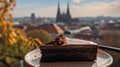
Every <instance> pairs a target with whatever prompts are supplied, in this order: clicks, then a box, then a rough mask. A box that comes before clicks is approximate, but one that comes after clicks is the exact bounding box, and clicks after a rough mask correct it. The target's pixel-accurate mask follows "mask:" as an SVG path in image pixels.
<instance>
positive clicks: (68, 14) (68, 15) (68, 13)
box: [67, 1, 71, 20]
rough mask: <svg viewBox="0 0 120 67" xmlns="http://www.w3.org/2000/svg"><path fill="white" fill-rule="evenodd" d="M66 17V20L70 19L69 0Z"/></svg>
mask: <svg viewBox="0 0 120 67" xmlns="http://www.w3.org/2000/svg"><path fill="white" fill-rule="evenodd" d="M67 18H68V20H70V19H71V15H70V7H69V1H68V3H67Z"/></svg>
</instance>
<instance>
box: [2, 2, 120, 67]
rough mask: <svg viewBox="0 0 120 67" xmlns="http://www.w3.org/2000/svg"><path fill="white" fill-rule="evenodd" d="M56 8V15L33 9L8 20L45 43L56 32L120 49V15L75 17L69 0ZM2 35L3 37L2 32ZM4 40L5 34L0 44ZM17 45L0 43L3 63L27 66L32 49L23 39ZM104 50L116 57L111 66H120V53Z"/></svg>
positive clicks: (9, 66)
mask: <svg viewBox="0 0 120 67" xmlns="http://www.w3.org/2000/svg"><path fill="white" fill-rule="evenodd" d="M75 1H76V0H75ZM78 1H79V0H78ZM56 7H57V9H56V13H55V14H56V15H55V17H42V16H38V15H37V13H36V12H34V11H33V13H32V12H31V14H29V15H30V16H24V17H15V18H14V19H13V20H11V19H10V20H9V21H12V22H13V28H15V29H17V30H18V31H19V30H22V31H23V32H21V31H20V32H21V33H22V34H24V35H25V37H26V39H27V38H29V37H33V38H39V39H40V40H41V41H42V42H43V43H46V42H49V41H51V40H53V39H54V38H55V37H56V36H57V35H59V34H64V35H65V36H67V37H70V38H77V39H83V40H89V41H93V42H96V43H97V44H98V45H104V46H111V47H117V48H118V49H119V48H120V16H118V17H115V16H111V15H110V16H106V15H105V16H104V15H99V14H98V16H96V17H95V16H86V17H81V16H78V17H74V16H73V14H72V13H71V12H72V11H74V10H71V5H70V3H69V2H68V3H66V7H65V10H62V7H61V3H60V2H58V3H57V5H56ZM118 13H119V12H118ZM2 27H5V26H2V24H1V26H0V28H1V29H0V30H2V29H3V28H2ZM10 27H12V26H10ZM7 28H9V27H7ZM0 32H1V31H0ZM14 32H15V31H14ZM15 33H16V32H15ZM17 33H18V32H17ZM3 34H4V33H3ZM7 34H9V33H7ZM44 34H45V35H44ZM11 36H12V35H11ZM21 36H22V35H21ZM0 37H2V35H1V33H0ZM18 37H19V36H18ZM23 39H25V38H23ZM4 40H6V39H5V38H4V37H3V39H2V38H0V44H4ZM13 41H15V40H13ZM15 42H16V41H15ZM7 44H9V43H7ZM15 44H17V45H16V46H13V47H12V48H11V47H9V46H4V45H1V46H0V50H1V51H0V55H1V56H0V66H2V67H17V66H18V65H19V66H18V67H23V66H25V67H28V66H27V64H26V63H25V62H23V59H24V56H25V54H26V53H27V52H29V51H30V50H28V49H29V48H27V47H24V46H23V45H21V44H26V42H23V41H22V39H21V40H20V41H18V43H15ZM8 48H10V49H8ZM104 51H106V52H108V53H109V54H110V55H112V57H113V63H112V64H111V66H110V67H120V53H119V52H115V51H109V50H104ZM6 52H7V53H6ZM12 53H13V54H12ZM11 58H12V60H11ZM16 59H17V60H16Z"/></svg>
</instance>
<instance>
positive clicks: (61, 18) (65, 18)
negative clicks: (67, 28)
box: [56, 2, 71, 22]
mask: <svg viewBox="0 0 120 67" xmlns="http://www.w3.org/2000/svg"><path fill="white" fill-rule="evenodd" d="M70 21H71V14H70V8H69V2H68V4H67V10H66V13H61V11H60V3H59V2H58V10H57V15H56V22H70Z"/></svg>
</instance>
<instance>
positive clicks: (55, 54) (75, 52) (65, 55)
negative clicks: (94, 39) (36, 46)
mask: <svg viewBox="0 0 120 67" xmlns="http://www.w3.org/2000/svg"><path fill="white" fill-rule="evenodd" d="M97 48H98V46H97V45H92V44H83V45H82V44H67V45H63V46H51V45H45V46H42V47H41V48H40V49H41V53H42V58H41V61H45V62H56V61H57V62H59V61H94V60H95V59H96V55H97Z"/></svg>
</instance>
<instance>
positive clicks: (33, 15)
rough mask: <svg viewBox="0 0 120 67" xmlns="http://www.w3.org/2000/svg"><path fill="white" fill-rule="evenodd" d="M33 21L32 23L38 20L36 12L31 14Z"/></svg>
mask: <svg viewBox="0 0 120 67" xmlns="http://www.w3.org/2000/svg"><path fill="white" fill-rule="evenodd" d="M31 22H32V23H35V22H36V17H35V14H34V13H32V14H31Z"/></svg>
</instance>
